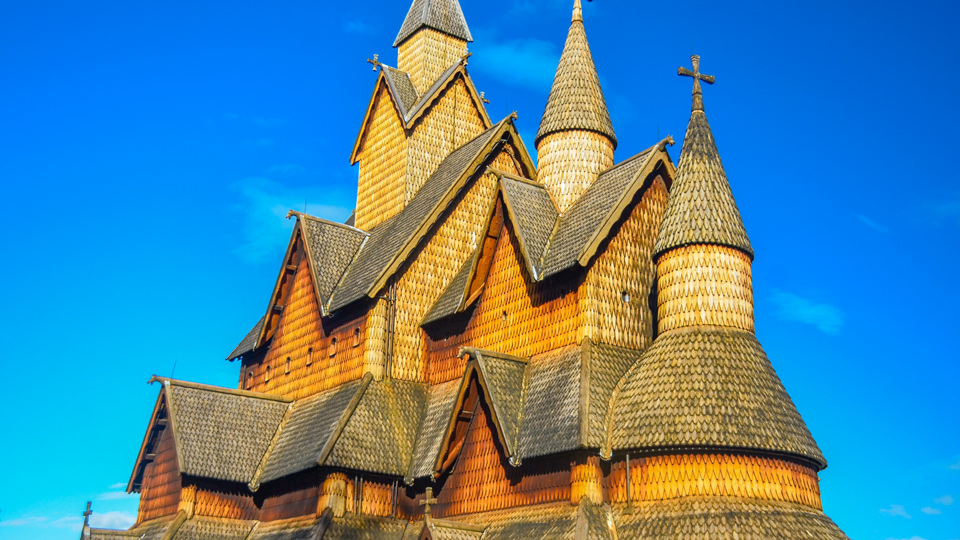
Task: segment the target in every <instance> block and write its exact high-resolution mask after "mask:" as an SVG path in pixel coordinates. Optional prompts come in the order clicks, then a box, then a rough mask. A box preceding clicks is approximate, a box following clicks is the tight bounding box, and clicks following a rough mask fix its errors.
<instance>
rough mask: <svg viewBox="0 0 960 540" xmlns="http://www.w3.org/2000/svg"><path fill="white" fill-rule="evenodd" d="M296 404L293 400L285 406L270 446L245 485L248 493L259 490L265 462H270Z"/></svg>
mask: <svg viewBox="0 0 960 540" xmlns="http://www.w3.org/2000/svg"><path fill="white" fill-rule="evenodd" d="M297 403H298V401H296V400H295V401H291V402H290V404H289V405H287V410H286V411H285V412H284V413H283V418H281V419H280V423H279V424H278V425H277V430H276V431H275V432H274V433H273V438H272V439H270V444H269V445H268V446H267V449H266V450H264V451H263V456H261V457H260V463H258V464H257V469H256V470H255V471H254V472H253V478H252V479H251V480H250V482H248V483H247V487H248V488H249V489H250V491H252V492H254V493H256V492H257V490H259V489H260V478H261V477H262V476H263V471H264V469H265V468H266V467H267V461H269V460H270V456H271V455H272V454H273V450H274V449H275V448H276V446H277V442H279V441H280V434H281V433H282V432H283V428H285V427H286V426H287V420H289V419H290V415H291V414H292V413H293V409H294V408H295V407H296V406H297Z"/></svg>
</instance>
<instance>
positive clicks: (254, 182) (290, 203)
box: [235, 178, 350, 263]
mask: <svg viewBox="0 0 960 540" xmlns="http://www.w3.org/2000/svg"><path fill="white" fill-rule="evenodd" d="M235 187H236V189H237V190H238V191H239V198H240V200H239V202H238V204H237V205H236V208H235V209H236V210H237V212H238V213H240V214H242V218H241V222H240V232H241V234H242V235H243V238H242V239H241V242H242V245H241V247H240V248H239V249H238V253H239V254H240V256H241V257H242V258H244V259H246V260H247V261H248V262H251V263H260V262H263V261H265V260H267V259H268V258H269V257H279V256H280V255H279V254H282V251H283V248H284V246H286V245H287V241H288V240H289V239H290V231H291V230H292V229H293V220H288V219H287V212H289V211H290V210H291V209H294V210H303V207H304V202H308V205H307V213H308V214H311V215H315V216H318V217H322V218H324V219H329V220H331V221H341V222H342V221H344V220H346V219H347V218H348V217H349V216H350V208H347V207H344V206H338V205H336V204H323V202H325V201H330V200H331V195H330V193H329V190H326V189H323V187H322V186H318V187H307V188H300V189H294V188H290V187H287V186H284V185H282V184H280V183H278V182H275V181H274V180H271V179H269V178H247V179H245V180H243V181H242V182H239V183H238V184H237V185H236V186H235Z"/></svg>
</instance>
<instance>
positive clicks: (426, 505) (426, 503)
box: [420, 487, 437, 517]
mask: <svg viewBox="0 0 960 540" xmlns="http://www.w3.org/2000/svg"><path fill="white" fill-rule="evenodd" d="M431 504H437V500H436V499H434V498H433V488H432V487H428V488H427V493H426V494H425V495H424V497H423V500H422V501H420V506H422V507H423V515H424V516H427V517H429V516H430V505H431Z"/></svg>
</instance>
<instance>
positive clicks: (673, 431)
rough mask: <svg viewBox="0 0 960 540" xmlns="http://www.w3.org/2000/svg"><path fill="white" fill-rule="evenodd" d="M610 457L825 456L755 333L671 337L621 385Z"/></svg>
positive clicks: (702, 330)
mask: <svg viewBox="0 0 960 540" xmlns="http://www.w3.org/2000/svg"><path fill="white" fill-rule="evenodd" d="M606 423H607V429H608V440H607V442H606V444H605V445H604V447H603V455H605V456H609V455H611V452H612V451H614V450H618V449H623V450H629V449H643V450H665V449H678V448H701V449H702V448H725V449H739V450H749V451H753V452H761V453H772V454H778V455H787V456H793V457H794V459H796V458H801V459H802V460H804V461H806V462H808V463H810V464H811V465H812V466H814V467H815V468H816V469H823V468H824V467H826V460H825V459H824V457H823V453H822V452H821V451H820V448H819V447H818V446H817V443H816V442H815V441H814V440H813V436H812V435H811V434H810V430H809V429H807V426H806V424H805V423H804V421H803V418H801V417H800V413H799V412H797V408H796V406H795V405H794V404H793V401H792V400H791V399H790V396H789V395H787V391H786V389H784V387H783V384H782V383H781V382H780V378H779V377H777V374H776V372H775V371H774V369H773V366H772V365H771V364H770V360H769V359H768V358H767V355H766V354H765V353H764V352H763V348H762V347H761V346H760V343H759V342H758V341H757V338H756V336H754V334H753V333H752V332H748V331H746V330H739V329H735V328H727V327H719V326H697V327H689V328H680V329H676V330H671V331H669V332H665V333H663V334H661V335H660V336H658V337H657V339H656V340H655V341H654V342H653V345H651V346H650V348H649V349H647V350H646V351H645V352H644V353H643V356H641V357H640V359H639V360H638V361H637V362H636V363H635V364H634V366H633V367H631V368H630V371H628V372H627V374H626V375H624V377H623V378H622V380H621V381H620V382H619V383H618V384H617V388H616V390H615V391H614V394H613V397H612V399H611V400H610V409H609V411H608V413H607V420H606Z"/></svg>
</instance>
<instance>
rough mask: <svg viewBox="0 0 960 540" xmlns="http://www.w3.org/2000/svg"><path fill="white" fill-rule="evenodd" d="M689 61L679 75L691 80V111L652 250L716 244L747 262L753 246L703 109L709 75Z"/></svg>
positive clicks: (697, 58)
mask: <svg viewBox="0 0 960 540" xmlns="http://www.w3.org/2000/svg"><path fill="white" fill-rule="evenodd" d="M694 59H695V60H694V68H695V69H694V72H690V71H688V70H685V69H682V68H681V74H682V75H689V76H694V89H693V111H692V113H691V114H690V123H689V124H688V125H687V134H686V136H685V137H684V139H683V150H682V151H681V153H680V163H679V164H678V165H677V177H676V179H675V180H674V181H673V186H672V188H671V189H670V198H669V200H668V201H667V209H666V212H665V213H664V216H663V222H662V223H661V225H660V233H659V234H658V235H657V244H656V249H655V250H654V251H655V254H656V255H660V254H662V253H663V252H665V251H668V250H670V249H672V248H675V247H679V246H686V245H690V244H718V245H723V246H729V247H733V248H736V249H739V250H741V251H743V252H745V253H747V254H748V255H750V257H751V258H752V257H753V247H752V246H751V245H750V239H749V238H748V237H747V231H746V229H745V228H744V227H743V219H741V218H740V211H739V210H738V209H737V203H736V201H734V200H733V192H732V191H731V190H730V182H729V181H728V180H727V175H726V173H725V172H724V171H723V164H722V163H721V162H720V153H719V152H718V151H717V144H716V141H714V139H713V132H712V131H711V130H710V124H709V123H707V115H706V113H705V112H704V110H703V96H702V92H701V90H700V81H701V80H704V81H706V82H709V83H711V84H712V83H713V77H710V76H702V75H700V73H699V57H694Z"/></svg>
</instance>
